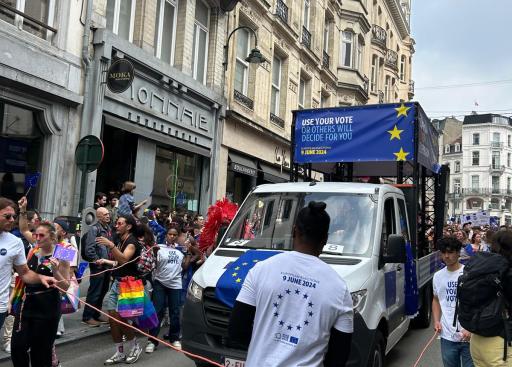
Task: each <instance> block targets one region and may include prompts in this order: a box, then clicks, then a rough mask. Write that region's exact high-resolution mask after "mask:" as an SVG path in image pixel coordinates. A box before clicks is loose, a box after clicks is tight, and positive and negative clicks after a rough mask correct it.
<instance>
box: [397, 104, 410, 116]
mask: <svg viewBox="0 0 512 367" xmlns="http://www.w3.org/2000/svg"><path fill="white" fill-rule="evenodd" d="M410 109H411V107H405V105H404V104H403V103H402V105H401V106H400V107H397V108H395V111H396V112H397V115H396V117H400V116H405V117H407V111H409V110H410Z"/></svg>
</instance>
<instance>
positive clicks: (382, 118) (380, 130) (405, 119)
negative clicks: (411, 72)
mask: <svg viewBox="0 0 512 367" xmlns="http://www.w3.org/2000/svg"><path fill="white" fill-rule="evenodd" d="M415 116H416V105H415V103H412V102H411V103H391V104H381V105H368V106H359V107H357V106H355V107H342V108H323V109H314V110H301V111H296V115H295V151H294V162H295V163H321V162H358V161H411V160H413V159H414V128H415V126H414V124H415Z"/></svg>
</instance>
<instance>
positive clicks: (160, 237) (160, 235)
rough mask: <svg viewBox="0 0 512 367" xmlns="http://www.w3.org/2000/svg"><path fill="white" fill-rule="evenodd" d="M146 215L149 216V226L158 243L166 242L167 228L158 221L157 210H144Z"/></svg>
mask: <svg viewBox="0 0 512 367" xmlns="http://www.w3.org/2000/svg"><path fill="white" fill-rule="evenodd" d="M144 215H145V216H146V217H147V218H148V226H149V228H151V231H152V232H153V234H154V235H155V237H156V240H157V243H164V242H165V228H164V227H162V226H161V225H160V223H158V221H157V217H156V212H154V211H153V210H150V209H146V210H144Z"/></svg>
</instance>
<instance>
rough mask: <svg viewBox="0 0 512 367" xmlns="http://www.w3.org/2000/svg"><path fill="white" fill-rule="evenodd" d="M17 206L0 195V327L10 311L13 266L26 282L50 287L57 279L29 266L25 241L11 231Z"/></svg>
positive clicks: (23, 213)
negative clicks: (39, 272)
mask: <svg viewBox="0 0 512 367" xmlns="http://www.w3.org/2000/svg"><path fill="white" fill-rule="evenodd" d="M15 207H16V206H15V204H14V202H13V201H11V200H9V199H7V198H3V197H0V328H1V327H2V326H3V324H4V321H5V318H6V316H7V313H8V312H7V311H8V305H9V287H10V285H11V277H12V269H13V267H14V270H15V271H16V272H17V273H18V275H19V276H20V277H21V278H22V279H23V281H24V282H25V283H31V284H34V283H42V284H44V285H45V286H47V287H49V286H50V284H53V283H54V282H55V279H53V278H51V277H46V276H44V275H38V274H36V273H34V272H33V271H32V270H30V269H29V268H28V266H27V260H26V258H25V248H24V246H23V242H22V241H21V239H20V238H18V237H16V236H15V235H13V234H11V233H9V231H11V230H12V227H13V225H14V221H15V220H16V212H15V210H14V209H15ZM20 215H27V213H26V212H22V213H20Z"/></svg>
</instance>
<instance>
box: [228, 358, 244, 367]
mask: <svg viewBox="0 0 512 367" xmlns="http://www.w3.org/2000/svg"><path fill="white" fill-rule="evenodd" d="M224 367H245V361H241V360H239V359H233V358H227V357H226V358H224Z"/></svg>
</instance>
